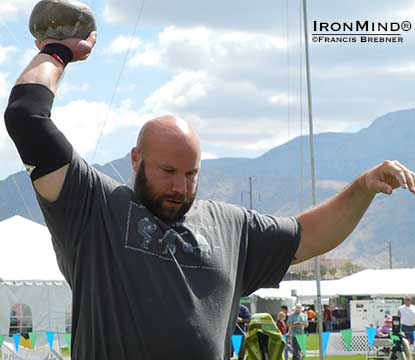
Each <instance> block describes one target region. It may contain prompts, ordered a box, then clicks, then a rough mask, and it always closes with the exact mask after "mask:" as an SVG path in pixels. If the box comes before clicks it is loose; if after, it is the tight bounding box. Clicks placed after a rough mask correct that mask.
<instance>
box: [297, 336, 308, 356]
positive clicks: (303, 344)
mask: <svg viewBox="0 0 415 360" xmlns="http://www.w3.org/2000/svg"><path fill="white" fill-rule="evenodd" d="M295 338H296V339H297V342H298V346H299V347H300V349H301V352H302V353H303V355H304V357H305V356H306V353H307V335H306V334H302V335H295Z"/></svg>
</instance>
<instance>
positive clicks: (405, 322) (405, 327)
mask: <svg viewBox="0 0 415 360" xmlns="http://www.w3.org/2000/svg"><path fill="white" fill-rule="evenodd" d="M398 315H399V316H400V317H401V328H402V331H403V332H404V333H405V336H406V338H407V339H408V341H409V343H410V344H411V345H412V344H413V343H414V330H415V326H414V324H415V306H413V305H412V304H411V297H410V296H405V297H404V298H403V305H402V306H400V307H399V310H398Z"/></svg>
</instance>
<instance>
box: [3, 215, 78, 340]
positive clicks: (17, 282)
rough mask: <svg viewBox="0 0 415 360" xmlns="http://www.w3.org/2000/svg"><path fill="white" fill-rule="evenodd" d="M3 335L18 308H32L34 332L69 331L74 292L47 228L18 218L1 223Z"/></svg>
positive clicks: (7, 332)
mask: <svg viewBox="0 0 415 360" xmlns="http://www.w3.org/2000/svg"><path fill="white" fill-rule="evenodd" d="M0 236H1V238H0V239H1V240H0V241H1V244H0V249H1V251H0V278H1V279H2V280H1V281H0V335H8V334H9V327H10V312H11V309H12V308H13V306H14V305H16V304H24V305H27V306H28V307H29V308H30V311H31V316H32V325H33V331H46V330H48V331H55V332H65V330H66V329H65V328H66V325H68V324H67V323H66V314H67V312H68V310H69V309H70V306H71V302H72V295H71V290H70V288H69V286H68V284H67V283H66V282H65V281H64V278H63V276H62V274H61V272H60V270H59V267H58V264H57V261H56V256H55V252H54V250H53V246H52V242H51V237H50V233H49V231H48V229H47V228H46V227H45V226H42V225H39V224H37V223H34V222H32V221H30V220H27V219H24V218H22V217H20V216H14V217H12V218H10V219H7V220H4V221H2V222H0Z"/></svg>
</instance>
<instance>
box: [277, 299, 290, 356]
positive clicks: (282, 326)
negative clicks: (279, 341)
mask: <svg viewBox="0 0 415 360" xmlns="http://www.w3.org/2000/svg"><path fill="white" fill-rule="evenodd" d="M283 306H285V305H283ZM285 307H286V306H285ZM281 308H282V306H281ZM287 311H288V309H287ZM285 319H286V313H285V312H284V311H280V312H279V313H278V318H277V326H278V329H279V330H280V331H281V334H282V335H285V348H284V359H285V360H288V350H290V351H291V352H292V348H291V346H290V344H289V342H288V336H287V335H288V326H287V324H286V322H285Z"/></svg>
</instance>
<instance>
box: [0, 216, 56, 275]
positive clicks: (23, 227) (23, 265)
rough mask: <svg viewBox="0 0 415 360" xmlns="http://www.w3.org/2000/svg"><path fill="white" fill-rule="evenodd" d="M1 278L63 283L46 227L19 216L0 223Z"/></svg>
mask: <svg viewBox="0 0 415 360" xmlns="http://www.w3.org/2000/svg"><path fill="white" fill-rule="evenodd" d="M0 236H1V237H0V239H1V240H0V244H1V245H0V248H1V251H0V278H2V279H4V280H47V281H50V280H58V281H64V278H63V275H62V273H61V272H60V270H59V267H58V264H57V262H56V256H55V252H54V250H53V246H52V241H51V238H50V233H49V230H48V229H47V228H46V226H43V225H39V224H37V223H35V222H33V221H30V220H27V219H25V218H22V217H20V216H14V217H12V218H9V219H7V220H4V221H2V222H0Z"/></svg>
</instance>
